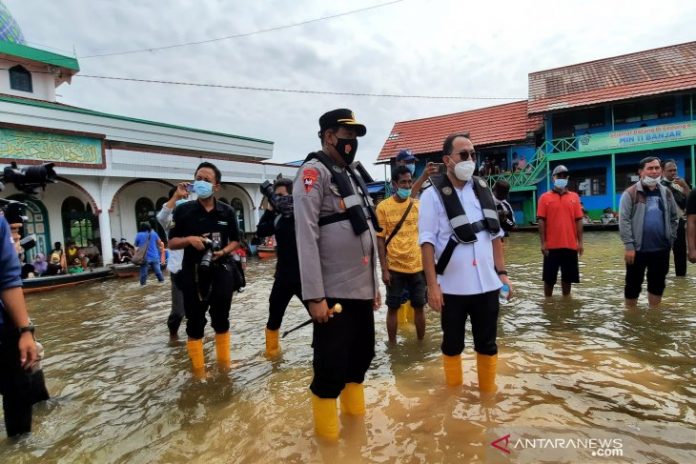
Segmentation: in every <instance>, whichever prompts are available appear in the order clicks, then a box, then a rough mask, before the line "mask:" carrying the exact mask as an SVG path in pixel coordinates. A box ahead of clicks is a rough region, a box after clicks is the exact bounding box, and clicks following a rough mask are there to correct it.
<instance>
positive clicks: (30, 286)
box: [22, 267, 114, 294]
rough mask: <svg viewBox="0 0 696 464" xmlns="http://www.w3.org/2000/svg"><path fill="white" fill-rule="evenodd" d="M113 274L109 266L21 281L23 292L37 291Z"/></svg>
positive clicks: (100, 278) (99, 278)
mask: <svg viewBox="0 0 696 464" xmlns="http://www.w3.org/2000/svg"><path fill="white" fill-rule="evenodd" d="M113 276H114V274H113V272H112V270H111V268H108V267H97V268H94V269H87V270H86V271H84V272H80V273H77V274H58V275H52V276H45V277H34V278H32V279H24V280H23V281H22V287H23V289H24V293H25V294H28V293H38V292H46V291H49V290H55V289H57V288H65V287H72V286H74V285H78V284H82V283H85V282H93V281H97V280H104V279H108V278H110V277H113Z"/></svg>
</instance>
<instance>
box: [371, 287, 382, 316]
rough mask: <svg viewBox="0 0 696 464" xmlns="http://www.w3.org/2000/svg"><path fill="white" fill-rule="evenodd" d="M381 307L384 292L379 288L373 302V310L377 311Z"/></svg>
mask: <svg viewBox="0 0 696 464" xmlns="http://www.w3.org/2000/svg"><path fill="white" fill-rule="evenodd" d="M381 307H382V293H381V292H380V291H379V290H377V296H376V297H375V299H374V301H373V302H372V310H373V311H377V310H378V309H379V308H381Z"/></svg>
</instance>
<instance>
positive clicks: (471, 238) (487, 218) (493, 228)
mask: <svg viewBox="0 0 696 464" xmlns="http://www.w3.org/2000/svg"><path fill="white" fill-rule="evenodd" d="M431 179H432V182H433V186H434V187H435V189H436V190H437V193H438V195H440V199H441V200H442V204H443V206H444V207H445V212H446V213H447V219H449V223H450V225H451V226H452V230H453V231H454V233H453V234H452V236H451V237H450V239H449V242H447V245H446V246H445V249H444V251H443V252H442V255H440V259H438V260H437V266H436V267H435V270H436V271H437V273H438V274H442V273H443V272H445V268H446V267H447V265H448V264H449V261H450V259H452V253H454V249H455V248H456V247H457V245H459V244H460V243H474V242H475V241H477V238H476V233H477V232H481V231H482V230H487V231H488V232H490V233H491V234H497V233H498V232H500V221H499V220H498V212H497V210H496V206H495V201H494V200H493V194H492V193H491V190H490V189H489V188H488V184H487V183H486V181H485V180H483V179H481V178H480V177H476V176H474V177H472V178H471V180H469V182H471V186H472V188H473V189H474V194H475V195H476V198H477V199H478V201H479V203H481V210H482V212H483V219H482V220H480V221H476V222H474V223H472V222H470V221H469V218H467V217H466V212H465V211H464V207H463V206H462V203H461V202H460V201H459V197H458V196H457V193H456V192H455V190H454V186H453V185H452V182H451V181H450V180H449V178H448V177H447V176H445V175H439V176H434V177H431Z"/></svg>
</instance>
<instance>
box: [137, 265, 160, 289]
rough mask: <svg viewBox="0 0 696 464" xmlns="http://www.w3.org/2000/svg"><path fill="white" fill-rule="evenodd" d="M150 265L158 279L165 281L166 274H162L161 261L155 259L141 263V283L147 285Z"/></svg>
mask: <svg viewBox="0 0 696 464" xmlns="http://www.w3.org/2000/svg"><path fill="white" fill-rule="evenodd" d="M149 267H152V270H153V271H155V275H156V276H157V280H159V281H160V282H164V276H162V269H161V268H160V263H159V261H158V260H155V259H153V260H148V261H146V262H144V263H143V264H141V265H140V285H145V282H147V271H148V268H149Z"/></svg>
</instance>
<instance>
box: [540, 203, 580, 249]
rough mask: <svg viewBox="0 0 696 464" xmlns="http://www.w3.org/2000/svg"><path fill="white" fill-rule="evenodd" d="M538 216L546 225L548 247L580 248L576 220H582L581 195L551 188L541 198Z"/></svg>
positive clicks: (545, 238)
mask: <svg viewBox="0 0 696 464" xmlns="http://www.w3.org/2000/svg"><path fill="white" fill-rule="evenodd" d="M537 217H538V218H540V219H543V220H544V221H545V225H546V229H545V230H546V233H545V235H546V236H545V237H544V240H545V241H546V248H548V249H550V250H553V249H558V248H569V249H571V250H577V249H578V235H577V230H576V225H575V223H576V221H578V220H582V206H580V197H579V196H578V194H577V193H575V192H568V191H566V192H565V193H563V194H560V193H558V192H556V191H555V190H550V191H548V192H546V193H544V194H543V195H542V196H541V197H540V198H539V207H538V208H537Z"/></svg>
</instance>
